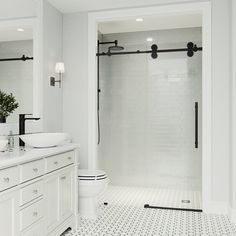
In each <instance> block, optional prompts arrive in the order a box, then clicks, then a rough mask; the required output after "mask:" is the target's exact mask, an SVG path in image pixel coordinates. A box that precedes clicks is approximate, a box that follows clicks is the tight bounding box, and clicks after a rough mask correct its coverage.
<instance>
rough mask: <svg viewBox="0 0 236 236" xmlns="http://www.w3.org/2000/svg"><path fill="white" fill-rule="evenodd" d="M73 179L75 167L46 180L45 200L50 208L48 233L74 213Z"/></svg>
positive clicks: (47, 214)
mask: <svg viewBox="0 0 236 236" xmlns="http://www.w3.org/2000/svg"><path fill="white" fill-rule="evenodd" d="M73 178H74V170H73V167H69V168H66V169H65V170H63V171H60V172H58V173H57V174H53V175H52V176H51V177H49V178H47V179H46V182H45V186H46V191H45V197H46V198H45V200H46V202H47V203H48V206H49V207H48V208H47V213H46V224H47V232H51V231H53V230H54V229H55V228H57V227H58V226H60V224H61V223H62V222H64V221H65V220H67V219H69V218H70V217H71V216H72V215H73V213H74V208H73V207H74V195H75V191H74V188H73V183H74V181H73Z"/></svg>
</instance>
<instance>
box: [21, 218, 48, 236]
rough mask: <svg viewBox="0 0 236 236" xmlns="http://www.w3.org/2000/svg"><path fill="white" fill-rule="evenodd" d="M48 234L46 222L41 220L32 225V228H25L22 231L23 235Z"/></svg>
mask: <svg viewBox="0 0 236 236" xmlns="http://www.w3.org/2000/svg"><path fill="white" fill-rule="evenodd" d="M43 235H46V233H45V229H44V222H42V221H39V222H37V223H35V224H34V225H32V226H31V227H30V229H28V230H25V231H23V232H22V233H21V236H43Z"/></svg>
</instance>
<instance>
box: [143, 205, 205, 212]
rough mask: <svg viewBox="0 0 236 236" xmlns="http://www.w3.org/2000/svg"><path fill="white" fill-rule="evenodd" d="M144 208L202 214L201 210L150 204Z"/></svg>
mask: <svg viewBox="0 0 236 236" xmlns="http://www.w3.org/2000/svg"><path fill="white" fill-rule="evenodd" d="M144 208H149V209H161V210H173V211H193V212H202V210H201V209H190V208H175V207H160V206H150V205H149V204H145V205H144Z"/></svg>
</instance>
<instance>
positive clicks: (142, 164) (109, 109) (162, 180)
mask: <svg viewBox="0 0 236 236" xmlns="http://www.w3.org/2000/svg"><path fill="white" fill-rule="evenodd" d="M201 34H202V33H201V28H189V29H173V30H160V31H150V32H135V33H119V34H110V35H103V41H108V40H109V41H110V40H115V39H117V40H118V41H119V44H120V45H122V46H124V47H125V50H127V51H129V50H149V49H150V47H151V45H152V44H153V43H156V44H157V45H158V47H159V49H163V48H181V47H186V44H187V42H189V41H192V42H194V43H197V44H198V45H199V46H200V45H201ZM148 37H152V38H153V40H154V41H153V42H146V38H148ZM103 50H104V51H107V47H103ZM201 63H202V56H201V52H197V53H195V55H194V56H193V57H192V58H189V57H187V55H186V52H181V53H176V52H175V53H173V52H172V53H165V54H159V55H158V58H157V59H152V58H151V56H150V54H140V55H137V54H136V55H122V56H112V57H101V63H100V86H101V90H102V92H101V100H100V122H101V143H100V145H99V147H98V163H99V168H101V169H103V170H105V171H106V172H107V173H108V175H109V178H110V181H111V184H114V185H126V186H142V187H159V188H170V189H176V188H177V189H187V190H201V163H202V160H201V79H202V76H201V74H202V69H201ZM195 102H198V103H199V148H198V149H196V148H195V147H194V142H195V139H194V124H195V123H194V104H195Z"/></svg>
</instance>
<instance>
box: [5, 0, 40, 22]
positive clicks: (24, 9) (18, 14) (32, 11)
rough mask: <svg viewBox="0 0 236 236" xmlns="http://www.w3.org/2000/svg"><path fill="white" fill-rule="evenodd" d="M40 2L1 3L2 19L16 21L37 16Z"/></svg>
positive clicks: (35, 0) (17, 0)
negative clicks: (16, 19)
mask: <svg viewBox="0 0 236 236" xmlns="http://www.w3.org/2000/svg"><path fill="white" fill-rule="evenodd" d="M38 1H39V0H20V1H19V0H10V1H4V3H3V2H1V7H0V19H1V20H2V19H15V18H23V17H33V16H36V15H37V2H38Z"/></svg>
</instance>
